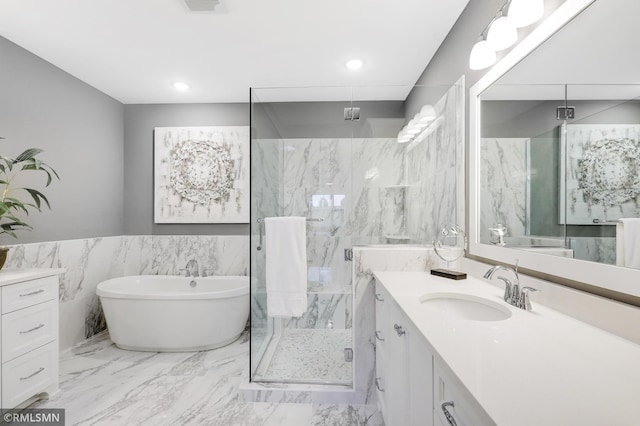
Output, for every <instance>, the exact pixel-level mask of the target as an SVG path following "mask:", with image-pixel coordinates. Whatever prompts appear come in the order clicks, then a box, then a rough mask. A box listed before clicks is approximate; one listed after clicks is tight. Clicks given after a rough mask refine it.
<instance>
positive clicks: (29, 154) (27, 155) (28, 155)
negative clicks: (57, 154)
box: [14, 148, 42, 163]
mask: <svg viewBox="0 0 640 426" xmlns="http://www.w3.org/2000/svg"><path fill="white" fill-rule="evenodd" d="M41 152H42V150H41V149H38V148H29V149H27V150H25V151H24V152H23V153H22V154H20V155H18V156H17V157H16V159H15V160H14V163H21V162H23V161H27V160H31V159H32V158H33V157H35V156H36V155H38V154H40V153H41Z"/></svg>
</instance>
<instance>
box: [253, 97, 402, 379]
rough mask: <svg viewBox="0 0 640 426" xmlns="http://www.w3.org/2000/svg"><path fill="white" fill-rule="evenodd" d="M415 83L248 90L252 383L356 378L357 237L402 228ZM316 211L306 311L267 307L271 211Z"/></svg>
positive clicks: (310, 225) (391, 237) (310, 220)
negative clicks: (404, 133)
mask: <svg viewBox="0 0 640 426" xmlns="http://www.w3.org/2000/svg"><path fill="white" fill-rule="evenodd" d="M411 90H412V88H411V87H394V88H353V87H333V88H331V87H323V88H265V89H251V103H250V108H251V280H252V281H251V358H250V372H251V381H252V382H261V383H289V384H322V385H337V386H345V387H350V386H352V384H353V380H354V379H353V376H354V371H353V362H352V361H353V358H354V351H356V350H357V348H354V345H353V341H354V340H353V330H354V324H353V323H354V297H353V294H354V292H353V286H352V262H351V254H352V251H351V249H352V247H353V246H354V245H356V244H380V243H383V244H384V243H387V242H390V241H392V242H397V240H396V239H397V238H400V239H402V235H403V233H405V231H404V226H405V223H404V216H403V214H402V212H401V211H400V209H401V208H402V205H403V203H402V200H399V199H398V197H401V196H402V191H399V190H398V189H399V188H401V187H402V182H403V181H404V180H405V176H404V175H405V160H404V158H405V156H404V149H405V147H404V146H403V145H401V144H399V143H398V140H397V134H398V131H399V130H400V129H401V128H402V126H403V125H404V124H405V121H406V120H405V103H404V100H405V99H406V97H407V95H408V93H409V92H410V91H411ZM275 216H303V217H305V218H307V226H306V237H307V244H306V245H307V247H306V249H307V263H308V265H307V298H308V308H307V311H306V312H305V314H304V315H302V316H301V317H298V318H295V317H292V318H273V317H270V316H269V315H268V307H267V295H266V283H265V257H266V254H267V253H269V250H270V247H269V245H268V244H267V243H266V241H265V229H264V223H263V219H264V218H267V217H275Z"/></svg>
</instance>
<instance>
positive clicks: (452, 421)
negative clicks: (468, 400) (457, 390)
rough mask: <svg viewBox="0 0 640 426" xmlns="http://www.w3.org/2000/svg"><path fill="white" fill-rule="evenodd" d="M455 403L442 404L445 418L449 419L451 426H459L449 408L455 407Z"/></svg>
mask: <svg viewBox="0 0 640 426" xmlns="http://www.w3.org/2000/svg"><path fill="white" fill-rule="evenodd" d="M453 406H454V405H453V401H447V402H443V403H442V411H443V412H444V416H445V417H446V418H447V421H448V422H449V424H450V425H451V426H458V424H457V423H456V419H454V418H453V416H452V415H451V413H450V412H449V410H447V407H453Z"/></svg>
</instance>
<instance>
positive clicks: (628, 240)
mask: <svg viewBox="0 0 640 426" xmlns="http://www.w3.org/2000/svg"><path fill="white" fill-rule="evenodd" d="M620 221H621V222H622V233H617V235H616V238H617V239H618V240H619V239H620V237H622V241H623V242H622V244H618V243H616V246H617V247H618V248H621V249H622V251H623V253H622V256H620V257H621V258H622V261H623V262H624V263H623V266H626V267H629V268H637V269H638V268H640V218H624V219H620ZM619 229H620V227H616V231H618V230H619ZM616 263H617V264H619V260H616Z"/></svg>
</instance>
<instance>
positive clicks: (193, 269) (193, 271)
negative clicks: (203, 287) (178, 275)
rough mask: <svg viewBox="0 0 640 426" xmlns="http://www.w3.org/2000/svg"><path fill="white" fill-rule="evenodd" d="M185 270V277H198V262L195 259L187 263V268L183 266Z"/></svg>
mask: <svg viewBox="0 0 640 426" xmlns="http://www.w3.org/2000/svg"><path fill="white" fill-rule="evenodd" d="M185 270H186V272H187V277H199V276H200V274H199V273H198V262H196V260H195V259H191V260H190V261H188V262H187V266H185Z"/></svg>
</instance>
